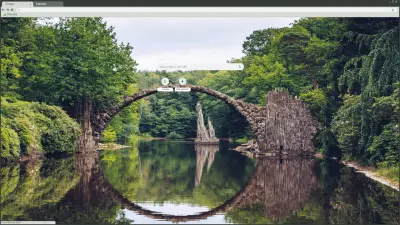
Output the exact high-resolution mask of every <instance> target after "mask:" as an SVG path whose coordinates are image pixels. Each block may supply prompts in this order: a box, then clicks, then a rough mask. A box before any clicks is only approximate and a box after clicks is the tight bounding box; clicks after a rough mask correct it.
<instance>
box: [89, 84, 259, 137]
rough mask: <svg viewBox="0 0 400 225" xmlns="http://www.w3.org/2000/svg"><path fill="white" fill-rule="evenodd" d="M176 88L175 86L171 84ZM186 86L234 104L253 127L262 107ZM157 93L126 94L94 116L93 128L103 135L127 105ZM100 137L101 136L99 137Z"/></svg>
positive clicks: (152, 91) (147, 90) (205, 89)
mask: <svg viewBox="0 0 400 225" xmlns="http://www.w3.org/2000/svg"><path fill="white" fill-rule="evenodd" d="M170 87H172V88H174V87H175V86H170ZM185 87H188V88H190V90H191V92H198V93H204V94H207V95H210V96H213V97H215V98H217V99H220V100H222V101H223V102H225V103H226V104H228V105H230V106H232V107H233V108H234V109H236V110H237V111H238V112H239V113H240V114H241V115H242V116H244V117H245V118H246V120H247V121H248V122H249V123H250V126H251V127H252V129H253V120H252V118H251V116H252V115H253V114H254V113H255V112H258V111H259V110H260V107H259V106H257V105H255V104H250V103H246V102H244V101H241V100H237V99H234V98H232V97H230V96H228V95H226V94H223V93H221V92H218V91H215V90H213V89H210V88H206V87H202V86H196V85H186V86H185ZM155 93H158V91H157V89H145V90H141V91H139V92H137V93H135V94H133V95H131V96H125V97H124V100H123V102H122V104H121V105H119V106H117V107H115V108H112V109H108V110H107V111H105V112H102V113H99V114H97V115H95V116H92V121H91V122H92V124H93V130H94V132H95V133H97V135H98V136H100V135H101V133H102V132H103V131H104V129H105V128H106V127H107V125H108V124H109V123H110V122H111V120H112V118H114V116H116V115H117V114H118V113H119V112H121V111H122V110H123V109H124V108H125V107H127V106H129V105H130V104H132V103H133V102H135V101H138V100H140V99H142V98H145V97H147V96H150V95H153V94H155ZM98 138H99V137H98Z"/></svg>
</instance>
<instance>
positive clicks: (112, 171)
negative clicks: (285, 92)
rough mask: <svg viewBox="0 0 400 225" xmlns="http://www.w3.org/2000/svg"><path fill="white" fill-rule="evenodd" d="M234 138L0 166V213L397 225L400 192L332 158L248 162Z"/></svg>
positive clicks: (66, 219)
mask: <svg viewBox="0 0 400 225" xmlns="http://www.w3.org/2000/svg"><path fill="white" fill-rule="evenodd" d="M233 147H234V145H233V144H229V143H228V142H221V145H220V146H217V147H216V146H195V145H194V144H193V143H192V142H179V141H141V142H138V143H137V144H136V145H134V146H133V147H131V148H127V149H122V150H106V151H101V152H100V153H99V154H98V156H97V157H93V156H83V155H79V156H77V157H74V158H66V159H46V160H44V161H39V162H31V163H24V164H8V165H2V168H1V202H0V203H1V220H40V221H43V220H52V221H56V222H57V223H58V224H59V223H90V224H94V223H109V224H130V223H136V224H137V223H139V224H144V223H164V224H165V223H176V222H178V223H190V224H194V223H208V224H223V223H245V224H254V223H263V224H277V223H280V224H281V223H309V224H383V223H387V224H399V223H400V218H399V214H398V210H399V201H398V194H399V192H398V191H396V190H393V189H391V188H390V187H387V186H385V185H382V184H380V183H377V182H375V181H373V180H371V179H369V178H367V177H365V176H364V175H362V174H359V173H356V172H355V171H354V170H353V169H351V168H348V167H343V166H340V165H339V164H337V162H335V161H327V160H316V159H296V160H294V159H291V160H278V159H258V160H255V159H250V158H247V157H246V156H243V155H241V154H240V153H238V152H236V151H233V150H231V149H232V148H233Z"/></svg>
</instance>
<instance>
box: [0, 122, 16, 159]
mask: <svg viewBox="0 0 400 225" xmlns="http://www.w3.org/2000/svg"><path fill="white" fill-rule="evenodd" d="M1 120H2V126H1V152H0V156H1V157H2V158H9V157H18V156H19V153H20V147H19V145H20V140H19V136H18V134H17V132H15V131H14V130H13V129H11V127H9V125H8V123H7V122H6V121H5V120H6V119H5V118H2V119H1ZM3 123H4V125H3Z"/></svg>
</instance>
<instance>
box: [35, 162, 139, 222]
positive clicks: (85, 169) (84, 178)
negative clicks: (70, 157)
mask: <svg viewBox="0 0 400 225" xmlns="http://www.w3.org/2000/svg"><path fill="white" fill-rule="evenodd" d="M74 160H75V161H74V165H75V168H73V169H74V171H76V173H77V174H78V175H79V181H78V182H77V185H76V186H75V187H74V188H73V189H71V190H70V191H68V192H67V193H66V194H65V196H64V198H63V199H62V200H61V201H59V202H58V203H57V204H54V205H47V206H45V207H41V208H36V209H33V210H30V211H29V214H30V215H31V217H32V218H40V219H39V220H55V221H62V222H63V223H73V224H76V223H79V224H130V222H131V221H130V220H127V219H126V218H125V216H124V214H123V213H122V212H121V211H120V209H121V206H120V204H119V202H118V200H117V199H116V198H115V195H114V194H113V192H114V189H113V187H112V186H110V185H109V183H108V182H107V181H106V180H105V179H104V177H103V175H102V173H101V171H100V168H99V165H98V156H97V154H79V155H77V156H76V157H75V159H74ZM121 213H122V214H121ZM118 216H119V218H118Z"/></svg>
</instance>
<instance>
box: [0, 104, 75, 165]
mask: <svg viewBox="0 0 400 225" xmlns="http://www.w3.org/2000/svg"><path fill="white" fill-rule="evenodd" d="M1 106H2V108H1V120H2V123H1V129H2V131H1V136H2V146H1V157H2V158H9V157H18V156H20V155H21V154H31V153H34V152H35V151H39V152H44V153H46V154H51V153H59V152H64V153H73V152H74V151H75V149H76V143H77V138H78V135H79V134H80V129H79V126H78V124H77V123H76V122H75V121H73V120H72V119H71V118H69V117H68V115H67V114H66V113H65V112H64V111H63V110H61V109H60V108H59V107H56V106H48V105H46V104H43V103H36V102H33V103H29V102H23V101H11V100H7V99H4V98H3V99H2V102H1Z"/></svg>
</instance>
